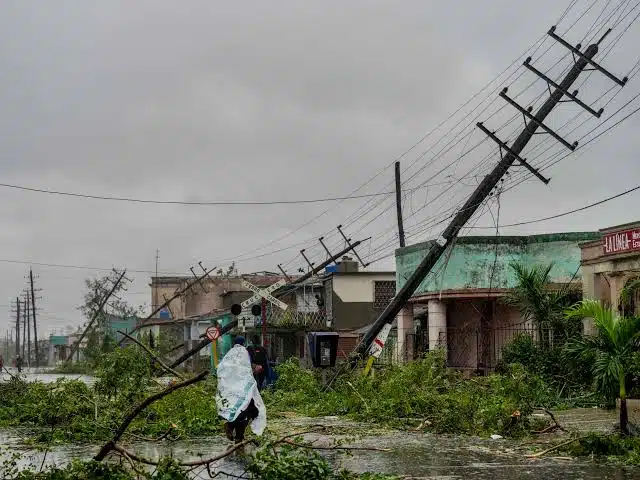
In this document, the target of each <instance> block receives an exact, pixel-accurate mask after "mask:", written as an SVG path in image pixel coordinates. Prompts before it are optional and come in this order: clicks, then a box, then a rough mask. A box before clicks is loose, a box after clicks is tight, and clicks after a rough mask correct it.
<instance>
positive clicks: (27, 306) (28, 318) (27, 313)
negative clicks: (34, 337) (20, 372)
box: [24, 292, 31, 367]
mask: <svg viewBox="0 0 640 480" xmlns="http://www.w3.org/2000/svg"><path fill="white" fill-rule="evenodd" d="M24 304H25V309H24V311H25V319H24V321H25V322H27V367H31V315H30V313H31V312H30V310H31V305H30V303H29V292H27V293H25V297H24Z"/></svg>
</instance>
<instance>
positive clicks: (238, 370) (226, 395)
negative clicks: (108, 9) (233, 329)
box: [216, 337, 267, 444]
mask: <svg viewBox="0 0 640 480" xmlns="http://www.w3.org/2000/svg"><path fill="white" fill-rule="evenodd" d="M217 376H218V391H217V393H216V405H217V407H218V415H220V416H221V417H222V418H223V419H225V420H226V421H227V423H226V424H225V434H226V436H227V438H228V439H229V440H231V441H233V442H235V443H236V444H237V443H242V442H243V441H244V434H245V430H246V428H247V426H249V425H250V426H251V430H252V431H253V433H255V434H256V435H262V432H263V431H264V429H265V427H266V425H267V410H266V408H265V405H264V402H263V401H262V397H261V396H260V392H259V390H258V384H257V383H256V380H255V378H254V375H253V370H252V368H251V360H250V358H249V352H248V351H247V349H246V348H245V347H244V338H243V337H236V339H235V341H234V346H233V348H232V349H231V350H229V351H228V352H227V354H226V355H225V356H224V358H223V359H222V361H221V362H220V365H218V369H217Z"/></svg>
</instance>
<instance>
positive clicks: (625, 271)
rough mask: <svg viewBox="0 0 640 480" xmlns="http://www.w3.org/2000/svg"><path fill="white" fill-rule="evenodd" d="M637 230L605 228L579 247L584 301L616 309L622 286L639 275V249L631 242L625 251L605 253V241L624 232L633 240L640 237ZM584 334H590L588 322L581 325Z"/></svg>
mask: <svg viewBox="0 0 640 480" xmlns="http://www.w3.org/2000/svg"><path fill="white" fill-rule="evenodd" d="M639 229H640V223H638V222H636V223H632V224H627V225H620V226H618V227H610V228H606V229H603V230H601V231H600V234H601V238H600V239H598V240H595V241H592V242H586V243H583V244H582V245H581V246H580V247H581V263H582V270H583V272H584V273H583V275H584V281H583V284H582V288H583V291H582V294H583V297H584V298H590V299H595V300H600V301H601V302H603V303H604V304H605V305H609V306H611V307H612V308H613V309H616V310H617V309H618V306H619V305H618V303H619V297H620V293H621V291H622V289H623V288H624V286H625V284H626V283H627V282H628V281H629V280H630V279H632V278H635V277H638V275H639V273H640V248H639V247H638V240H637V239H633V242H630V243H629V245H628V246H627V249H621V250H615V251H614V250H613V249H610V248H609V249H607V248H606V244H607V237H608V236H610V235H611V234H620V235H622V236H625V232H634V235H636V236H637V235H639V234H640V231H639ZM630 236H631V235H630ZM585 332H588V333H592V332H593V325H592V321H587V322H585Z"/></svg>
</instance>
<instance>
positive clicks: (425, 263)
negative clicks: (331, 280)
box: [355, 27, 626, 356]
mask: <svg viewBox="0 0 640 480" xmlns="http://www.w3.org/2000/svg"><path fill="white" fill-rule="evenodd" d="M554 32H555V27H553V28H551V30H549V32H548V34H549V35H550V36H551V37H552V38H554V39H556V40H557V41H558V42H559V43H562V44H563V45H565V46H566V47H567V48H569V49H570V50H571V51H572V52H573V55H574V60H573V61H574V64H573V67H572V68H571V70H570V71H569V73H567V75H566V76H565V77H564V79H563V80H562V82H561V83H560V84H555V83H553V85H554V86H555V89H554V90H553V92H551V83H549V82H550V81H548V83H549V91H550V92H551V95H550V97H549V98H548V99H547V101H546V102H545V103H544V104H543V105H542V106H541V107H540V109H539V110H538V111H537V113H536V114H535V116H534V115H533V114H531V109H522V110H523V112H522V113H523V115H524V117H525V127H524V130H522V132H521V133H520V135H519V136H518V137H517V138H516V140H515V141H514V142H513V144H512V145H511V146H510V147H509V146H507V145H506V143H504V142H501V141H500V140H499V139H497V137H496V136H495V134H494V133H491V132H490V131H489V130H488V129H487V128H486V127H484V126H483V124H482V123H478V124H477V126H478V127H479V128H480V129H481V130H483V131H484V132H485V133H486V134H487V135H489V137H491V138H492V139H493V140H494V141H496V143H498V144H499V145H500V154H501V160H500V162H499V163H498V164H497V165H496V166H495V167H494V169H493V170H492V171H491V173H489V174H488V175H487V176H486V177H484V179H483V180H482V182H480V185H478V187H477V188H476V189H475V190H474V192H473V193H472V194H471V196H470V197H469V198H468V200H467V201H466V202H465V204H464V206H463V207H462V208H461V209H460V210H459V211H458V213H457V214H456V215H455V217H454V218H453V220H452V221H451V223H449V225H448V226H447V228H446V229H445V230H444V232H443V233H442V235H441V236H440V237H439V238H438V239H437V240H436V241H435V242H434V243H433V245H431V247H430V248H429V251H428V252H427V254H426V256H425V257H424V259H423V260H422V262H421V263H420V264H419V265H418V267H417V268H416V269H415V271H414V272H413V274H412V275H411V276H410V277H409V278H408V279H407V282H406V283H405V284H404V286H403V287H402V288H401V289H400V291H399V292H398V293H397V294H396V296H395V297H394V298H393V300H392V301H391V302H390V303H389V305H388V306H387V308H385V310H384V311H383V312H382V314H381V315H380V316H379V317H378V318H377V319H376V321H375V322H374V324H373V325H372V327H371V328H370V329H369V331H368V332H367V333H366V334H365V336H364V338H363V339H362V342H360V344H359V345H358V348H357V349H356V352H355V353H356V354H357V356H364V355H365V354H366V352H367V351H368V350H369V347H370V346H371V343H372V342H373V340H374V339H375V338H376V335H377V334H378V333H379V332H380V330H382V327H383V326H384V325H385V324H388V323H391V322H393V319H394V318H395V317H396V315H397V314H398V313H399V312H400V310H401V309H402V307H403V306H404V305H405V304H406V303H407V301H408V300H409V298H411V296H412V295H413V293H414V292H415V291H416V289H417V288H418V286H419V285H420V284H421V283H422V281H423V280H424V278H425V277H426V276H427V274H428V273H429V272H430V271H431V269H432V268H433V267H434V265H435V264H436V262H437V261H438V260H439V259H440V257H441V255H442V254H443V253H444V251H445V250H446V249H447V248H448V247H449V246H450V245H451V243H452V241H453V240H454V239H455V238H457V236H458V234H459V233H460V230H461V229H462V228H463V227H464V226H465V224H466V223H467V222H468V221H469V219H470V218H471V217H472V216H473V214H474V213H475V212H476V210H478V208H479V207H480V205H482V203H483V202H484V200H485V199H486V198H487V197H488V196H489V195H490V194H491V191H492V190H493V189H494V188H495V187H496V186H497V185H498V182H499V181H500V179H501V178H502V177H503V176H504V174H505V173H507V171H508V170H509V168H510V167H511V166H512V165H513V164H514V163H515V162H516V161H517V162H519V163H520V164H521V165H523V166H524V167H526V168H527V169H529V170H530V171H531V172H532V173H533V174H534V175H536V176H537V177H538V178H540V179H541V180H543V181H545V183H546V182H548V180H547V179H545V178H544V177H542V176H541V175H540V173H539V172H538V171H537V170H536V169H534V168H533V167H532V166H531V165H529V164H528V163H527V162H526V160H525V159H523V158H521V157H520V153H521V152H522V150H523V149H524V147H525V146H526V145H527V143H528V142H529V140H531V138H532V137H533V135H534V134H535V133H536V131H537V130H538V127H541V128H542V129H543V130H545V131H546V132H547V133H550V134H551V135H552V136H554V137H557V134H555V132H553V133H552V131H551V129H550V128H549V127H548V126H547V125H545V124H544V123H543V122H544V119H545V118H546V117H547V115H549V113H551V110H553V107H555V106H556V105H557V104H558V102H559V101H560V100H562V98H563V97H564V96H567V97H569V98H571V97H572V96H573V97H575V93H574V94H571V93H570V92H569V89H570V88H571V85H573V83H574V82H575V81H576V80H577V79H578V77H579V76H580V73H581V72H582V71H583V70H584V69H585V67H587V66H588V65H591V67H593V69H596V70H599V71H601V72H603V73H605V74H606V75H607V76H608V77H610V78H613V79H614V80H615V81H616V82H617V83H618V84H620V85H624V84H625V83H626V78H625V79H623V80H618V79H617V78H615V77H614V76H613V75H611V74H610V73H609V72H607V71H606V70H604V69H603V68H602V67H601V66H600V65H598V64H596V63H595V62H594V61H593V60H592V58H593V57H594V55H595V54H596V53H597V52H598V44H599V43H600V42H601V41H602V40H603V39H604V36H606V35H607V34H608V33H609V32H607V33H605V35H604V36H603V37H602V38H601V39H600V40H599V41H598V44H592V45H589V47H587V49H586V50H585V52H584V53H582V52H581V51H580V50H579V48H576V47H573V46H571V45H569V44H568V43H567V42H565V41H564V40H562V39H561V38H560V37H558V36H557V35H556V34H555V33H554ZM529 61H530V59H527V61H525V65H527V64H528V62H529ZM501 95H506V89H504V90H503V92H502V94H501ZM510 103H511V102H510ZM527 119H529V122H528V123H527V122H526V120H527ZM576 145H577V144H576V143H574V144H573V145H571V144H569V148H570V149H572V150H573V149H575V147H576ZM503 151H504V152H506V153H504V154H503Z"/></svg>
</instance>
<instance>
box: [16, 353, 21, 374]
mask: <svg viewBox="0 0 640 480" xmlns="http://www.w3.org/2000/svg"><path fill="white" fill-rule="evenodd" d="M16 368H17V369H18V373H20V372H22V357H21V356H20V355H17V356H16Z"/></svg>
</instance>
